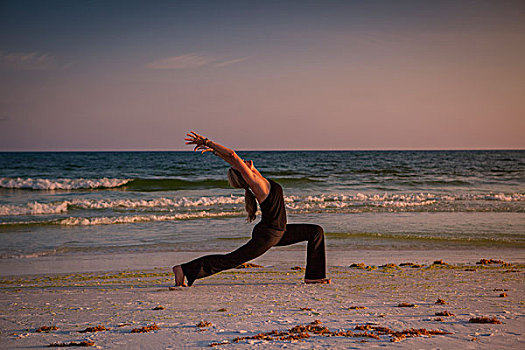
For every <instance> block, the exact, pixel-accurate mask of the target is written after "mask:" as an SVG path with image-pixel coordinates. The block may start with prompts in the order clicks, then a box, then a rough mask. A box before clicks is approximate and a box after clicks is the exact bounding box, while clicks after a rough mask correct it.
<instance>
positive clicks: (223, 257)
mask: <svg viewBox="0 0 525 350" xmlns="http://www.w3.org/2000/svg"><path fill="white" fill-rule="evenodd" d="M187 136H188V138H186V139H185V140H186V141H187V142H186V144H190V145H196V146H195V148H194V151H199V150H200V151H201V152H202V153H204V152H210V151H211V152H213V153H214V154H216V155H217V156H219V157H221V158H222V159H223V160H225V161H226V162H227V163H229V164H230V165H231V168H230V169H229V170H228V182H229V183H230V185H231V186H233V187H235V188H243V189H244V190H245V207H246V211H247V212H248V221H253V220H254V219H255V212H256V211H257V203H256V201H257V202H259V206H260V207H261V213H262V218H261V221H260V222H259V223H258V224H257V225H255V227H254V228H253V232H252V238H251V239H250V240H249V241H248V242H247V243H246V244H245V245H243V246H242V247H240V248H239V249H237V250H235V251H233V252H231V253H228V254H220V255H219V254H215V255H207V256H203V257H200V258H198V259H195V260H193V261H190V262H188V263H185V264H182V265H176V266H174V267H173V273H174V274H175V285H176V286H187V285H188V286H191V285H192V284H193V282H194V281H195V280H196V279H199V278H203V277H207V276H210V275H213V274H215V273H217V272H220V271H223V270H227V269H231V268H234V267H237V266H239V265H240V264H242V263H244V262H247V261H249V260H252V259H255V258H256V257H258V256H261V255H262V254H264V253H265V252H266V251H267V250H268V249H270V248H271V247H273V246H284V245H290V244H294V243H298V242H303V241H308V248H307V262H306V273H305V279H304V281H305V283H322V284H326V283H330V280H329V279H327V278H326V258H325V249H324V232H323V229H322V227H321V226H318V225H311V224H287V223H286V208H285V205H284V198H283V191H282V188H281V186H280V185H279V184H278V183H276V182H274V181H272V180H268V179H266V178H264V176H262V175H261V173H259V171H258V170H257V169H256V168H255V167H254V166H253V162H252V161H251V160H250V161H246V160H243V159H242V158H241V157H239V156H238V155H237V153H235V151H233V150H231V149H229V148H227V147H224V146H222V145H220V144H218V143H216V142H212V141H210V140H208V139H207V138H205V137H203V136H201V135H199V134H197V133H195V132H193V131H192V132H191V133H190V134H187ZM186 281H187V284H186Z"/></svg>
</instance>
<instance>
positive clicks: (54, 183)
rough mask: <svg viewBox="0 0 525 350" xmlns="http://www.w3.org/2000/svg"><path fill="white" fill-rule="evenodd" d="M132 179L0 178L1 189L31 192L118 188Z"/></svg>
mask: <svg viewBox="0 0 525 350" xmlns="http://www.w3.org/2000/svg"><path fill="white" fill-rule="evenodd" d="M130 181H132V179H109V178H101V179H33V178H20V177H17V178H9V177H3V178H0V187H1V188H13V189H15V188H16V189H31V190H78V189H90V188H112V187H119V186H122V185H125V184H127V183H128V182H130Z"/></svg>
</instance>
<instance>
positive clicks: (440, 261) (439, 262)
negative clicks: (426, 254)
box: [432, 259, 448, 265]
mask: <svg viewBox="0 0 525 350" xmlns="http://www.w3.org/2000/svg"><path fill="white" fill-rule="evenodd" d="M432 265H448V263H446V262H444V261H443V260H441V259H440V260H435V261H434V262H433V263H432Z"/></svg>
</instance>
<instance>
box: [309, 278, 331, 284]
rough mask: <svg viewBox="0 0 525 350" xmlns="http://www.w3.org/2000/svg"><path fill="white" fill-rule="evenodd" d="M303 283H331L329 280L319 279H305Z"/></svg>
mask: <svg viewBox="0 0 525 350" xmlns="http://www.w3.org/2000/svg"><path fill="white" fill-rule="evenodd" d="M304 283H306V284H330V283H332V281H331V280H330V279H329V278H319V279H316V280H309V279H306V278H305V279H304Z"/></svg>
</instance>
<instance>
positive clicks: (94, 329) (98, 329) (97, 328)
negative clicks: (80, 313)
mask: <svg viewBox="0 0 525 350" xmlns="http://www.w3.org/2000/svg"><path fill="white" fill-rule="evenodd" d="M103 331H109V328H106V327H104V325H102V324H99V325H98V326H95V327H87V328H86V329H84V330H83V331H78V333H88V332H103Z"/></svg>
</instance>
